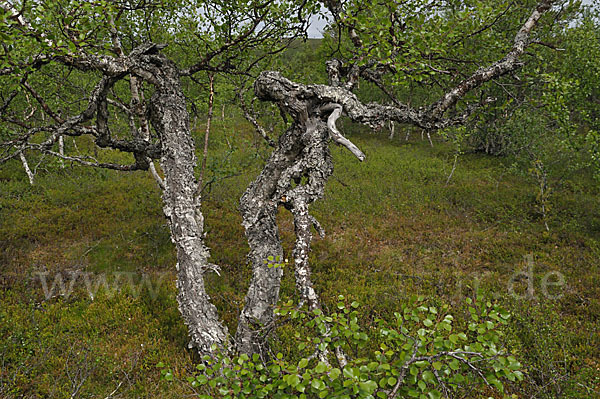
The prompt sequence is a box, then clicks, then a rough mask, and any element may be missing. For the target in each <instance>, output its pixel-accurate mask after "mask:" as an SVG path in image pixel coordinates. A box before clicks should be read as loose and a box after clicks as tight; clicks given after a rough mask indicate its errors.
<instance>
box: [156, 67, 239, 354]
mask: <svg viewBox="0 0 600 399" xmlns="http://www.w3.org/2000/svg"><path fill="white" fill-rule="evenodd" d="M156 58H158V57H156ZM159 60H160V61H162V62H161V65H160V68H156V67H154V68H149V69H150V71H151V72H152V73H153V74H154V77H155V79H156V92H155V93H154V95H153V96H152V98H151V100H150V103H151V121H152V124H153V126H154V127H155V129H156V130H157V131H158V133H159V136H160V140H161V143H162V157H161V166H162V169H163V171H164V174H165V178H164V185H165V189H164V191H163V201H164V213H165V215H166V216H167V218H168V220H169V225H170V228H171V236H172V239H173V242H174V244H175V246H176V248H177V289H178V293H177V302H178V303H179V310H180V311H181V314H182V315H183V319H184V321H185V323H186V324H187V326H188V330H189V335H190V343H189V347H190V348H195V349H196V350H198V352H200V353H201V354H207V353H211V352H212V349H211V347H212V346H213V345H216V346H218V347H220V348H225V347H226V346H227V339H228V338H227V336H228V334H227V328H226V327H225V326H224V325H223V324H222V323H221V321H220V320H219V317H218V314H217V309H216V308H215V306H214V305H213V304H212V303H211V302H210V297H209V296H208V294H207V293H206V290H205V287H204V274H205V273H206V272H209V271H211V270H214V265H211V264H210V263H209V262H208V257H209V252H208V249H207V248H206V246H205V245H204V242H203V229H204V226H203V218H202V214H201V213H200V212H199V209H197V203H196V200H195V193H196V190H197V183H196V179H195V177H194V167H195V165H196V156H195V147H194V143H193V140H192V135H191V134H190V127H189V115H188V112H187V108H186V101H185V97H184V95H183V92H182V90H181V85H180V82H179V73H178V71H177V69H176V68H175V66H174V65H173V64H172V63H171V62H169V61H168V60H166V59H165V58H163V57H160V58H159Z"/></svg>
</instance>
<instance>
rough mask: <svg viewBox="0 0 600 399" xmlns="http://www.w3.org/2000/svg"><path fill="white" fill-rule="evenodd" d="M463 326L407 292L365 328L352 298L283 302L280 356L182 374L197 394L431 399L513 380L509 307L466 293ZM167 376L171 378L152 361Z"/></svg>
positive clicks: (215, 363) (216, 363) (230, 361)
mask: <svg viewBox="0 0 600 399" xmlns="http://www.w3.org/2000/svg"><path fill="white" fill-rule="evenodd" d="M468 303H469V313H470V320H469V322H468V323H467V325H466V328H465V329H464V331H461V330H460V329H458V328H455V326H454V318H453V316H452V315H450V314H449V313H448V312H447V310H448V307H447V306H444V307H443V308H442V309H438V308H436V307H433V306H427V305H425V303H424V302H423V298H414V299H413V300H412V301H411V302H410V304H409V305H407V306H405V307H404V309H402V311H401V312H397V313H396V314H395V320H394V321H393V322H392V323H389V322H387V321H385V320H376V327H375V326H374V327H373V328H372V329H371V331H365V330H364V329H363V328H362V327H361V326H360V325H359V322H358V319H359V304H358V302H352V303H351V304H350V305H349V306H348V305H347V303H346V302H345V300H344V297H343V296H340V297H339V302H338V304H337V308H338V309H337V311H335V312H331V313H330V314H329V315H326V314H325V313H323V312H322V311H321V310H320V309H316V310H314V311H308V310H306V309H304V308H299V307H296V306H295V305H294V303H293V302H291V301H290V302H287V303H285V304H284V305H282V306H281V307H280V308H279V309H278V310H277V313H278V314H279V316H280V321H285V322H290V323H292V324H293V326H294V330H295V339H296V341H297V346H296V347H295V348H293V349H292V350H291V351H290V352H289V353H286V354H285V355H284V354H283V353H277V354H276V355H275V356H274V357H273V358H272V359H268V360H266V361H265V360H264V359H261V358H260V357H259V355H257V354H255V355H253V356H252V357H249V356H247V355H244V354H242V355H239V356H234V357H230V356H228V355H227V354H223V353H221V354H217V355H216V356H215V357H214V358H211V357H209V356H205V357H204V358H203V363H201V364H199V365H198V366H197V372H196V374H195V375H193V376H189V377H188V382H189V383H190V384H191V385H192V387H194V388H200V392H202V394H200V397H201V398H214V397H222V398H375V397H377V398H393V397H414V398H424V399H435V398H441V397H450V396H454V395H456V394H459V393H460V392H465V391H466V390H467V389H469V390H472V389H485V390H486V391H485V392H489V391H491V390H495V391H498V392H501V393H502V392H504V385H503V382H502V381H505V380H509V381H517V380H519V381H520V380H522V378H523V373H522V372H521V370H520V369H521V364H520V363H519V362H518V361H517V360H516V359H515V358H514V357H512V356H510V354H509V353H508V352H507V351H506V349H505V348H503V346H502V344H501V339H502V337H503V332H502V326H504V325H505V324H506V322H507V320H508V319H509V318H510V314H509V313H508V312H506V311H505V310H503V309H502V308H500V307H499V306H498V305H495V304H492V303H490V302H487V303H483V304H474V303H472V302H471V301H470V300H468ZM158 367H160V368H161V369H162V374H163V377H164V378H165V379H166V380H173V379H174V376H173V373H172V371H171V370H170V369H168V368H167V367H165V365H164V364H162V363H160V364H159V365H158Z"/></svg>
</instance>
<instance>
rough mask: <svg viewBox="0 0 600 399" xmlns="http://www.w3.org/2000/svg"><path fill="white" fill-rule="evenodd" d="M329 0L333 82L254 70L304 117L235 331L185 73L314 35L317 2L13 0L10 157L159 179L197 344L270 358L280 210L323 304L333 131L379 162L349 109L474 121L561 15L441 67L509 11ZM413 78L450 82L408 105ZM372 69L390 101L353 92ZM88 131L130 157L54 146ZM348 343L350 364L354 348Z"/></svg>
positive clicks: (3, 156)
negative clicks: (320, 248)
mask: <svg viewBox="0 0 600 399" xmlns="http://www.w3.org/2000/svg"><path fill="white" fill-rule="evenodd" d="M498 3H502V2H498ZM323 4H324V6H325V7H326V8H327V9H328V10H329V12H330V13H331V15H332V16H333V19H334V22H333V25H332V28H331V30H332V31H333V32H336V35H337V43H339V48H338V54H337V57H336V58H333V59H331V60H328V61H327V63H326V66H324V67H326V69H327V73H328V76H329V82H328V84H327V85H317V84H313V85H305V84H299V83H295V82H292V81H290V80H289V79H287V78H285V77H284V76H283V75H282V74H281V73H279V72H274V71H264V72H261V73H260V74H259V75H258V76H257V77H256V79H255V82H254V91H255V95H256V96H257V97H258V98H259V99H261V100H263V101H269V102H273V103H276V104H277V105H278V106H279V107H280V109H281V110H282V111H283V112H284V113H285V114H286V115H287V116H289V117H290V118H291V125H290V126H289V128H288V129H287V130H285V132H283V133H282V134H281V135H280V136H279V138H278V139H277V140H276V142H275V141H274V140H273V141H272V140H271V139H269V138H268V137H266V135H265V137H266V138H267V141H268V142H269V143H270V144H271V145H272V146H273V147H274V149H273V152H272V154H271V156H270V158H269V159H268V160H267V162H266V164H265V166H264V168H263V170H262V172H261V173H260V175H259V176H258V177H257V178H256V179H255V180H254V181H253V182H252V183H251V184H250V186H249V187H248V189H247V190H246V191H245V193H244V194H243V196H242V198H241V200H240V211H241V213H242V218H243V226H244V228H245V231H246V238H247V240H248V244H249V246H250V254H249V261H250V263H251V267H252V278H251V281H250V285H249V288H248V293H247V295H246V302H245V306H244V308H243V310H242V312H241V314H240V318H239V323H238V327H237V331H236V334H235V336H234V337H230V336H229V332H228V330H227V328H226V327H225V325H224V324H223V323H222V322H221V320H220V317H219V315H218V311H217V309H216V308H215V306H214V305H213V304H212V303H211V301H210V298H209V296H208V294H207V292H206V289H205V280H204V275H205V273H211V272H216V271H218V269H219V266H218V265H215V264H213V263H211V262H210V253H209V250H208V249H207V247H206V245H205V242H204V218H203V215H202V212H201V209H200V205H201V197H200V195H199V194H200V190H201V189H200V187H199V184H198V181H197V178H196V175H195V168H196V166H197V165H196V164H197V159H196V156H195V143H194V142H193V139H192V135H191V131H190V116H189V111H188V104H187V100H186V97H185V93H184V90H183V86H182V81H188V80H190V81H194V80H196V79H197V78H198V76H199V74H202V73H205V72H208V73H210V74H211V76H212V74H218V73H227V74H249V75H251V74H252V72H253V71H254V70H255V67H257V66H259V65H260V63H259V60H260V59H261V58H264V57H268V56H269V55H271V54H274V53H277V52H278V51H280V50H281V49H282V48H284V47H285V45H286V42H288V41H289V40H291V39H292V38H293V37H296V36H298V35H301V34H302V33H303V32H304V31H305V29H306V24H307V18H308V15H310V14H312V13H316V12H317V10H318V4H313V3H310V2H307V1H302V2H297V3H296V2H293V1H290V2H287V1H277V2H273V1H269V0H267V1H252V2H243V1H234V2H218V1H206V2H202V1H191V2H189V1H188V2H179V1H177V0H163V1H158V0H157V1H139V2H133V1H120V2H114V1H83V2H81V1H71V0H60V1H16V0H15V1H9V2H6V1H5V2H3V3H2V7H1V8H0V10H1V12H2V14H1V18H0V24H1V27H2V30H1V32H2V36H3V41H4V42H3V49H2V53H1V55H0V62H1V64H0V79H1V83H2V88H1V89H0V90H1V93H2V95H1V98H0V121H1V124H2V127H3V131H4V133H3V135H4V136H6V137H5V140H4V142H3V143H2V145H1V147H0V148H1V151H2V152H1V153H0V164H1V163H4V162H7V161H8V160H10V159H13V158H19V159H20V161H22V162H23V164H24V165H26V158H25V157H26V155H27V154H28V153H31V152H39V153H42V154H45V155H48V156H54V157H57V158H59V159H62V160H64V161H70V162H77V163H79V164H82V165H87V166H92V167H100V168H108V169H115V170H120V171H124V172H126V171H134V170H149V171H150V173H152V174H153V176H154V178H155V179H156V180H157V183H158V185H159V186H160V187H161V188H162V193H163V194H162V199H163V209H164V214H165V216H166V218H167V221H168V224H169V227H170V231H171V238H172V241H173V243H174V245H175V247H176V250H177V290H178V294H177V301H178V303H179V309H180V311H181V313H182V316H183V319H184V321H185V323H186V325H187V326H188V329H189V336H190V344H189V345H190V347H192V348H195V350H197V351H198V352H200V353H201V354H210V353H212V352H213V351H214V349H215V348H220V349H223V348H235V350H237V351H238V352H241V353H247V354H250V353H260V354H262V355H266V353H267V351H266V334H267V332H268V331H270V329H271V328H270V327H271V326H272V324H273V322H274V307H275V305H276V304H277V301H278V299H279V287H280V281H281V278H282V275H283V271H282V269H281V268H280V267H274V265H273V263H274V262H276V260H277V259H282V258H283V249H282V246H281V240H280V237H279V230H278V226H277V222H276V216H277V213H278V211H279V209H281V208H285V209H287V210H288V211H290V212H291V213H292V215H293V217H294V230H295V234H296V242H295V246H294V250H293V258H294V259H293V262H294V268H295V278H296V287H297V290H298V292H299V294H300V297H301V301H302V303H303V304H306V305H307V307H308V308H309V309H312V310H314V309H318V308H320V306H321V305H320V301H319V298H318V295H317V292H316V291H315V288H314V283H313V282H312V281H311V273H310V265H309V253H310V247H311V240H312V237H313V230H312V229H313V228H314V229H315V230H316V231H317V232H318V233H319V234H321V235H324V234H325V232H324V229H323V228H322V226H321V225H320V224H319V222H318V221H317V220H316V219H315V218H314V217H313V216H311V214H310V205H311V204H312V203H314V201H316V200H318V199H319V198H321V197H322V196H323V192H324V188H325V185H326V182H327V180H328V178H329V177H330V176H331V174H332V172H333V162H332V157H331V153H330V149H329V146H330V143H331V142H332V141H333V142H335V143H337V144H339V145H342V146H344V147H346V148H347V149H348V150H349V151H350V152H351V153H352V154H353V155H354V156H355V157H356V158H357V159H358V160H359V161H365V160H366V159H367V157H366V155H365V154H364V153H363V152H362V151H361V150H360V149H359V148H358V147H357V146H356V145H354V144H353V143H352V142H351V141H350V140H348V139H347V138H346V137H344V136H343V134H342V133H341V132H340V131H339V130H338V128H337V127H336V121H337V120H338V119H339V118H340V117H341V116H342V115H346V116H347V117H349V118H350V119H351V120H352V121H354V122H357V123H361V124H364V125H367V126H369V127H371V128H374V129H379V128H380V127H381V126H383V125H384V124H385V123H386V122H388V121H393V122H396V123H399V124H410V125H414V126H417V127H419V128H421V129H424V130H427V131H433V130H437V129H443V128H446V127H449V126H455V125H460V124H463V123H465V121H467V120H468V118H469V117H470V116H471V115H472V113H473V112H474V111H475V110H476V109H477V108H478V107H481V106H485V105H486V104H487V103H489V102H492V101H493V99H491V98H490V99H488V98H478V97H477V96H476V95H474V93H476V91H477V90H478V89H479V88H481V87H482V86H484V85H485V83H486V82H490V81H493V80H494V79H497V78H499V77H502V76H505V75H508V74H512V73H517V72H518V69H519V67H520V65H521V59H522V56H523V54H524V52H525V51H526V49H527V48H528V46H529V45H530V44H531V43H532V42H534V41H535V29H536V27H537V26H538V25H539V24H540V21H541V20H542V19H543V18H544V16H545V15H546V14H556V13H555V12H553V11H552V4H553V2H552V1H551V0H543V1H540V2H539V3H537V4H532V5H531V7H519V9H518V11H522V14H521V15H520V17H519V18H518V20H519V23H518V26H517V27H516V29H515V31H513V32H512V33H511V36H512V40H511V41H510V42H509V43H508V44H507V43H504V47H505V51H504V54H503V55H502V56H501V57H499V59H498V60H495V61H492V62H489V63H488V64H487V65H481V66H475V67H473V66H470V67H469V68H463V69H462V70H456V69H455V70H451V69H449V68H446V69H443V65H446V63H448V62H451V61H448V59H449V58H451V56H450V52H449V51H448V50H445V49H444V47H443V45H445V44H446V45H448V44H449V45H452V43H454V42H456V43H454V45H455V46H456V44H457V43H460V42H461V41H464V40H468V39H469V38H471V37H476V36H478V35H484V34H485V33H486V32H487V31H489V30H490V29H492V27H493V26H495V24H497V23H498V21H501V20H502V16H503V9H502V8H500V9H497V8H494V7H489V6H486V5H485V4H483V3H480V2H474V3H473V4H469V3H468V2H448V3H446V2H442V3H440V2H434V1H425V0H415V1H408V2H402V3H401V4H400V3H398V2H395V1H391V0H390V1H387V0H385V1H383V2H381V3H378V4H377V5H373V4H372V3H370V2H362V1H348V2H341V1H337V0H326V1H324V2H323ZM496 6H497V4H496ZM509 7H512V6H509ZM512 21H513V22H514V20H512ZM502 32H503V34H505V33H506V31H505V30H503V31H502ZM427 38H429V39H431V38H435V40H428V39H427ZM442 39H443V40H442ZM181 52H185V56H183V55H181V54H180V53H181ZM175 54H180V56H179V57H174V55H175ZM175 59H177V60H178V62H176V61H175ZM180 60H183V61H180ZM434 61H436V62H434ZM458 62H459V63H460V60H459V61H458ZM442 64H443V65H442ZM71 74H76V75H77V76H78V77H80V82H81V81H82V82H84V83H83V84H80V85H79V86H75V85H73V87H71V88H70V93H71V94H73V95H78V97H76V98H71V99H69V101H64V99H62V98H57V97H56V96H55V95H56V93H58V90H57V89H52V88H51V87H52V86H51V85H49V84H48V82H47V80H48V79H47V78H48V76H54V77H64V78H65V79H66V81H67V82H69V80H68V77H69V76H71ZM406 76H409V77H410V78H411V79H413V80H415V81H421V80H422V79H423V78H424V77H427V78H431V79H435V78H436V76H437V77H441V78H440V79H442V78H443V79H445V80H444V82H445V83H444V84H443V85H442V87H444V90H442V93H441V94H440V95H439V98H438V99H437V100H436V101H434V102H432V103H431V104H427V105H421V106H418V107H417V106H409V105H407V104H406V103H403V102H402V101H400V100H399V99H397V98H396V97H394V95H393V93H392V90H389V85H390V84H397V83H398V82H402V81H403V80H404V79H405V78H406ZM361 80H364V81H369V82H371V83H373V84H375V85H376V86H377V87H379V88H380V89H381V90H382V91H383V92H384V93H386V95H388V96H389V97H390V100H391V105H381V104H378V103H363V102H362V101H361V100H360V99H359V98H358V97H357V95H356V94H355V93H354V92H353V91H354V90H355V89H356V88H357V86H358V84H359V82H360V81H361ZM56 82H57V81H56V80H55V81H54V83H53V84H54V85H55V86H56V84H57V83H56ZM390 82H391V83H390ZM60 93H61V95H63V94H64V91H63V92H60ZM27 100H29V104H30V105H29V107H27V106H25V104H26V103H27ZM464 100H468V101H464ZM255 122H256V121H255ZM81 136H88V137H91V138H92V139H93V141H94V143H95V145H96V146H97V147H99V148H108V149H112V150H118V151H120V152H123V153H127V154H129V159H130V160H131V162H129V163H118V162H107V161H101V160H98V159H96V158H94V157H92V156H91V155H89V154H78V153H73V152H68V151H63V152H61V151H58V150H57V149H56V147H57V145H58V143H59V140H60V138H61V137H81ZM24 159H25V161H24ZM155 161H159V163H160V170H162V174H161V173H159V172H158V171H157V167H156V165H155ZM336 355H337V358H338V360H339V361H341V362H342V363H343V359H344V355H343V353H336ZM325 358H326V355H325ZM325 360H326V359H325Z"/></svg>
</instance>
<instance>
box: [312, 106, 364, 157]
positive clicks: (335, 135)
mask: <svg viewBox="0 0 600 399" xmlns="http://www.w3.org/2000/svg"><path fill="white" fill-rule="evenodd" d="M330 108H333V111H332V112H331V114H330V115H329V118H327V128H328V129H329V133H330V135H331V138H332V139H333V141H335V142H336V143H338V144H340V145H343V146H344V147H346V148H347V149H348V150H350V152H351V153H353V154H354V156H356V158H358V160H359V161H361V162H362V161H364V160H365V154H364V153H363V152H362V151H361V150H360V149H359V148H358V147H357V146H356V145H354V143H352V142H351V141H350V140H348V139H347V138H345V137H344V136H342V134H341V133H340V132H339V130H337V127H336V126H335V122H336V121H337V120H338V118H339V117H340V116H341V115H342V109H343V108H342V106H341V105H339V104H327V105H325V106H323V107H321V111H326V110H328V109H330Z"/></svg>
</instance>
